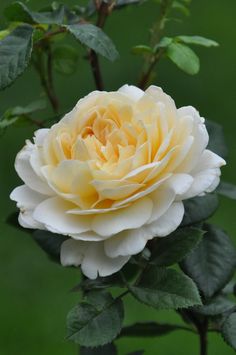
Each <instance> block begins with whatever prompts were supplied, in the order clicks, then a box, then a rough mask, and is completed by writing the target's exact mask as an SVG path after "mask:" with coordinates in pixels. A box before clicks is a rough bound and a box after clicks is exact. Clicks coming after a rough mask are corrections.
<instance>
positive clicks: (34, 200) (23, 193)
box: [10, 185, 45, 209]
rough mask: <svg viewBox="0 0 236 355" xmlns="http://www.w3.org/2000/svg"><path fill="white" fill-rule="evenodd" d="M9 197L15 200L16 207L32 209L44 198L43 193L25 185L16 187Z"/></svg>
mask: <svg viewBox="0 0 236 355" xmlns="http://www.w3.org/2000/svg"><path fill="white" fill-rule="evenodd" d="M10 199H11V200H13V201H16V202H17V207H19V208H20V207H24V208H28V209H33V208H34V207H36V206H37V205H38V204H39V203H41V202H42V201H44V200H45V195H42V194H40V193H38V192H36V191H34V190H31V189H30V188H29V187H28V186H26V185H21V186H18V187H16V188H15V189H14V190H13V191H12V193H11V194H10Z"/></svg>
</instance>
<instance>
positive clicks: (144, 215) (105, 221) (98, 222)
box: [91, 197, 153, 237]
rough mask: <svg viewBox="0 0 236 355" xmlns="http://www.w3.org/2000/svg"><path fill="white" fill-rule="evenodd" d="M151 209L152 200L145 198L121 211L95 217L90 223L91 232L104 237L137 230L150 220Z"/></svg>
mask: <svg viewBox="0 0 236 355" xmlns="http://www.w3.org/2000/svg"><path fill="white" fill-rule="evenodd" d="M152 207H153V203H152V200H151V199H150V198H148V197H145V198H142V199H139V200H138V201H136V202H134V203H133V204H132V205H131V206H129V207H126V208H124V209H122V210H117V211H113V212H108V213H106V214H100V215H97V216H95V217H94V219H93V221H92V226H91V227H92V230H93V231H94V232H96V233H98V234H100V235H102V236H104V237H106V236H109V235H113V234H116V233H119V232H121V231H122V230H125V229H132V228H139V227H141V226H142V225H143V224H144V223H146V222H147V221H148V219H149V218H150V216H151V213H152Z"/></svg>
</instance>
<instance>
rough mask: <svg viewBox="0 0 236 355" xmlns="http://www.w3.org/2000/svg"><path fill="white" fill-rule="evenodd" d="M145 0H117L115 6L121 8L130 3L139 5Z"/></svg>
mask: <svg viewBox="0 0 236 355" xmlns="http://www.w3.org/2000/svg"><path fill="white" fill-rule="evenodd" d="M144 1H145V0H116V2H115V8H116V9H120V8H123V7H125V6H128V5H137V4H141V3H143V2H144Z"/></svg>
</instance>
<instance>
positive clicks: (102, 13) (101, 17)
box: [89, 0, 114, 90]
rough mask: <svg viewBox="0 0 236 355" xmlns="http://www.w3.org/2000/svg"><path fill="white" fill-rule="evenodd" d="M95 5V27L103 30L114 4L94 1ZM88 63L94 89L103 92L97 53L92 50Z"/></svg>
mask: <svg viewBox="0 0 236 355" xmlns="http://www.w3.org/2000/svg"><path fill="white" fill-rule="evenodd" d="M95 5H96V8H97V12H98V18H97V23H96V25H97V27H100V28H103V27H104V25H105V22H106V19H107V16H108V15H109V14H110V13H111V11H112V9H113V6H114V3H112V4H109V3H107V2H104V1H101V2H100V1H97V0H95ZM89 61H90V65H91V69H92V73H93V77H94V81H95V84H96V88H97V89H98V90H104V84H103V79H102V74H101V69H100V63H99V58H98V55H97V53H96V52H95V51H94V50H92V49H91V50H90V51H89Z"/></svg>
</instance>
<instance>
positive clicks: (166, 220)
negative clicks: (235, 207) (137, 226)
mask: <svg viewBox="0 0 236 355" xmlns="http://www.w3.org/2000/svg"><path fill="white" fill-rule="evenodd" d="M183 216H184V205H183V203H182V202H174V203H173V204H172V205H171V206H170V207H169V209H168V210H167V211H166V212H165V213H164V214H163V215H162V216H161V217H160V218H159V219H158V220H156V221H155V222H152V223H150V224H147V225H145V226H144V228H143V229H145V233H146V235H149V236H150V237H149V238H148V239H151V238H152V237H154V236H157V237H165V236H166V235H168V234H170V233H172V232H173V231H174V230H176V228H177V227H178V226H179V225H180V223H181V222H182V219H183Z"/></svg>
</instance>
